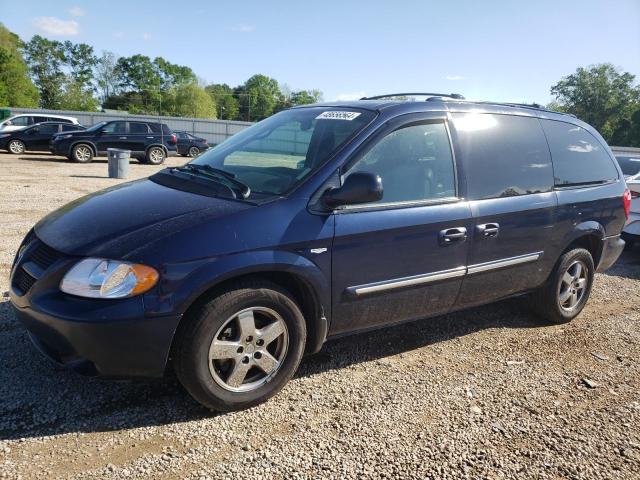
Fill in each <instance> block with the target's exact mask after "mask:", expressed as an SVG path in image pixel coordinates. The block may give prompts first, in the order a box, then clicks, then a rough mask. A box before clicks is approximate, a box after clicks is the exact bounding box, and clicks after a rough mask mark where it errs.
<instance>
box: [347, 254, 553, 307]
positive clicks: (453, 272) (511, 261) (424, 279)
mask: <svg viewBox="0 0 640 480" xmlns="http://www.w3.org/2000/svg"><path fill="white" fill-rule="evenodd" d="M543 253H544V252H534V253H527V254H526V255H518V256H517V257H509V258H504V259H502V260H493V261H491V262H485V263H477V264H475V265H469V266H468V267H456V268H452V269H449V270H440V271H438V272H432V273H424V274H420V275H413V276H410V277H401V278H394V279H391V280H383V281H380V282H372V283H365V284H363V285H356V286H353V287H348V288H347V289H346V292H347V293H348V294H351V295H355V296H358V297H359V296H362V295H366V294H368V293H375V292H382V291H385V290H392V289H395V288H402V287H410V286H413V285H422V284H425V283H432V282H438V281H440V280H447V279H450V278H458V277H463V276H465V275H466V274H470V275H472V274H474V273H480V272H487V271H489V270H497V269H499V268H504V267H511V266H514V265H519V264H522V263H529V262H535V261H537V260H538V259H539V258H540V257H541V256H542V254H543Z"/></svg>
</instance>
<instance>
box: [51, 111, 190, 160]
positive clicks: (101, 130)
mask: <svg viewBox="0 0 640 480" xmlns="http://www.w3.org/2000/svg"><path fill="white" fill-rule="evenodd" d="M177 143H178V139H177V138H176V135H175V134H174V133H173V132H172V131H171V129H170V128H169V127H168V126H167V125H165V124H164V123H154V122H140V121H125V120H115V121H111V122H100V123H97V124H95V125H93V126H91V127H89V128H87V129H86V130H84V131H82V132H70V133H66V134H59V135H54V136H53V137H52V138H51V144H50V148H49V149H50V150H51V153H53V154H54V155H62V156H65V157H67V158H69V160H73V161H75V162H79V163H87V162H90V161H91V160H92V159H93V157H94V156H97V155H106V154H107V149H108V148H121V149H124V150H130V151H131V156H132V157H133V158H135V159H137V160H138V161H139V162H140V163H150V164H152V165H160V164H161V163H162V162H164V160H165V158H167V157H168V156H170V155H175V154H176V152H177V150H176V145H177Z"/></svg>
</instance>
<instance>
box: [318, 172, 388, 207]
mask: <svg viewBox="0 0 640 480" xmlns="http://www.w3.org/2000/svg"><path fill="white" fill-rule="evenodd" d="M382 193H383V191H382V179H381V178H380V176H379V175H374V174H373V173H369V172H355V173H352V174H351V175H349V176H348V177H347V178H346V179H345V181H344V185H342V186H341V187H337V188H330V189H329V190H327V191H326V192H324V194H323V195H322V202H323V203H324V205H325V206H327V207H329V208H336V207H339V206H342V205H356V204H359V203H370V202H377V201H378V200H380V199H382Z"/></svg>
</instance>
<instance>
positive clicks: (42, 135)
mask: <svg viewBox="0 0 640 480" xmlns="http://www.w3.org/2000/svg"><path fill="white" fill-rule="evenodd" d="M76 130H84V127H83V126H81V125H74V124H71V123H69V122H43V123H37V124H35V125H32V126H30V127H26V128H21V129H20V130H13V131H11V132H0V149H3V150H8V151H9V152H10V153H15V154H20V153H24V152H25V151H26V150H34V151H45V152H46V151H47V150H49V142H50V140H51V137H52V136H53V135H56V134H57V133H69V132H72V131H76Z"/></svg>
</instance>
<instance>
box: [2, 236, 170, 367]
mask: <svg viewBox="0 0 640 480" xmlns="http://www.w3.org/2000/svg"><path fill="white" fill-rule="evenodd" d="M23 245H26V246H25V247H24V248H21V250H22V254H21V256H20V258H19V259H18V262H17V264H16V265H15V266H14V268H13V271H12V275H11V290H10V300H11V303H12V304H13V306H14V308H15V312H16V316H17V318H18V320H19V321H20V322H21V323H22V324H23V325H24V326H25V327H26V328H27V330H28V331H29V334H30V336H31V338H32V340H33V341H34V343H35V344H36V346H37V347H38V349H39V350H40V351H41V352H43V353H44V354H45V355H46V356H47V357H49V358H50V359H51V360H53V361H54V362H56V363H57V364H59V365H62V366H65V367H69V368H73V369H76V370H80V371H82V372H84V373H87V372H88V373H95V374H98V375H101V376H106V377H117V378H123V377H159V376H162V375H163V374H164V371H165V367H166V364H167V359H168V357H169V351H170V349H171V342H172V341H173V335H174V333H175V330H176V328H177V325H178V322H179V321H180V316H179V315H177V316H173V315H165V316H150V315H147V314H146V312H145V306H144V298H143V296H137V297H132V298H124V299H113V300H102V299H89V298H81V297H76V296H73V295H68V294H65V293H63V292H62V291H60V289H59V285H60V281H61V280H62V277H63V276H64V274H65V273H66V272H67V271H68V270H69V268H71V266H72V265H74V264H75V262H76V260H77V259H76V258H73V257H68V256H66V255H63V254H61V253H59V252H56V251H54V250H52V249H51V248H50V247H48V246H46V245H44V244H43V243H42V242H40V241H39V240H38V239H37V238H35V236H33V234H30V235H29V236H28V237H27V239H25V242H24V244H23Z"/></svg>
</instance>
